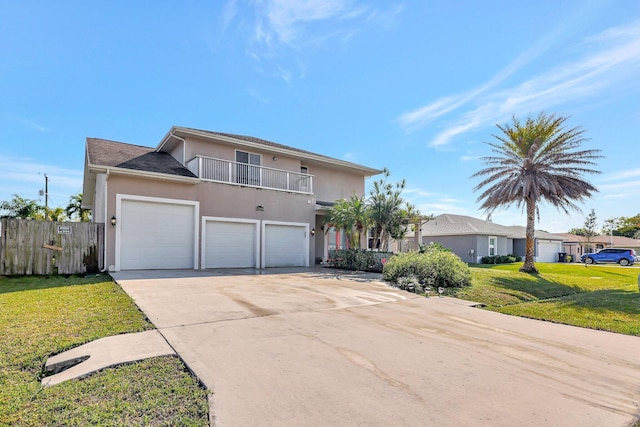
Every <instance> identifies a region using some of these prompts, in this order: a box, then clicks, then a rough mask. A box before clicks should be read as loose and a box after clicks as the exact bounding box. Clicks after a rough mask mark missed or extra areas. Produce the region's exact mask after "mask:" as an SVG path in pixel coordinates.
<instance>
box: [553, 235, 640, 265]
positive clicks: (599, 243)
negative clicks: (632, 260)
mask: <svg viewBox="0 0 640 427" xmlns="http://www.w3.org/2000/svg"><path fill="white" fill-rule="evenodd" d="M558 235H559V236H563V237H564V238H565V241H564V252H566V253H567V254H570V255H571V256H572V257H573V259H574V260H575V261H579V260H580V257H581V256H582V254H585V253H589V252H596V251H599V250H600V249H604V248H629V249H634V250H635V251H636V252H640V240H637V239H630V238H629V237H624V236H611V235H606V234H601V235H599V236H595V237H593V238H592V239H591V244H589V243H587V242H586V240H585V238H584V237H582V236H577V235H575V234H569V233H558ZM589 246H590V247H589Z"/></svg>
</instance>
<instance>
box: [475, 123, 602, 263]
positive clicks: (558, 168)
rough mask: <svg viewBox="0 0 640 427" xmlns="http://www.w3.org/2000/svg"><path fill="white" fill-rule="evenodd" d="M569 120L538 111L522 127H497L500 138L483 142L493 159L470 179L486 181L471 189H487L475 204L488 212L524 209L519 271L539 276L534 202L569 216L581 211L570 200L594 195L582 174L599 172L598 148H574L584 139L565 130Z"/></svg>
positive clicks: (537, 213) (574, 130) (578, 132)
mask: <svg viewBox="0 0 640 427" xmlns="http://www.w3.org/2000/svg"><path fill="white" fill-rule="evenodd" d="M567 119H568V117H564V116H557V115H555V114H551V115H547V114H546V113H544V112H542V113H540V114H539V115H538V116H537V117H535V118H534V117H531V116H529V117H528V118H527V120H526V121H525V122H524V123H522V122H521V121H520V120H519V119H517V118H516V117H515V116H514V117H513V118H512V123H511V124H506V125H504V126H501V125H498V129H500V131H502V135H493V137H494V138H495V139H497V140H498V142H488V143H487V144H488V145H489V146H491V147H492V152H493V153H495V154H496V156H490V157H484V158H483V160H484V162H485V163H486V164H487V165H488V166H487V167H486V168H484V169H482V170H480V171H478V172H476V173H475V174H474V175H473V177H479V176H483V177H486V178H485V179H484V180H483V181H482V182H480V184H478V185H477V186H476V187H475V188H474V191H478V190H480V189H482V188H486V189H485V190H484V191H483V193H482V194H480V196H479V197H478V201H482V205H481V208H482V209H484V210H486V211H487V212H488V213H491V212H493V211H494V210H495V209H497V208H499V207H508V206H511V205H513V204H515V205H516V206H517V207H521V208H523V209H524V210H526V213H527V227H526V251H525V261H524V264H523V266H522V267H521V268H520V271H522V272H525V273H537V272H538V269H537V268H536V267H535V264H534V260H533V258H534V255H535V248H534V233H535V220H536V217H537V218H538V220H539V219H540V211H539V208H538V203H540V202H543V201H546V202H549V203H551V204H552V205H553V206H555V207H556V208H558V209H560V210H562V211H564V212H565V213H569V209H574V210H577V211H579V210H580V209H579V208H578V206H577V205H576V204H575V202H574V201H583V200H584V199H585V198H588V197H591V196H592V194H593V193H594V192H596V191H598V190H597V189H596V187H594V186H593V185H591V184H590V183H589V182H587V181H586V180H584V179H583V175H585V174H595V173H599V171H597V170H595V169H593V168H592V166H594V165H595V162H594V160H595V159H598V158H600V157H601V156H600V155H599V152H600V150H577V148H579V147H580V145H581V144H582V143H583V142H584V141H585V140H586V139H585V138H584V136H583V135H584V132H585V131H584V130H583V129H581V128H579V127H574V128H570V129H567V128H566V127H565V122H566V121H567Z"/></svg>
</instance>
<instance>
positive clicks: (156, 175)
mask: <svg viewBox="0 0 640 427" xmlns="http://www.w3.org/2000/svg"><path fill="white" fill-rule="evenodd" d="M176 161H177V160H176ZM89 172H91V173H107V174H108V173H115V174H118V175H126V176H136V177H143V178H151V179H160V180H164V181H177V182H185V183H188V184H198V183H199V182H200V178H194V177H190V176H182V175H170V174H167V173H160V172H149V171H141V170H136V169H125V168H118V167H111V166H98V165H89Z"/></svg>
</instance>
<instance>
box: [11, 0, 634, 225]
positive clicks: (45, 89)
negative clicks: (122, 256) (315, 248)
mask: <svg viewBox="0 0 640 427" xmlns="http://www.w3.org/2000/svg"><path fill="white" fill-rule="evenodd" d="M638 76H640V2H638V1H637V0H611V1H590V0H568V1H562V2H558V1H551V0H549V1H548V0H540V1H537V2H533V3H532V2H514V1H496V0H492V1H484V2H478V1H455V0H447V1H439V2H438V1H433V2H425V1H405V2H393V1H379V2H364V1H349V0H308V1H302V0H262V1H260V0H253V1H242V0H229V1H227V2H223V1H213V2H212V1H207V2H205V1H190V0H186V1H183V2H169V1H159V0H156V1H136V2H130V1H127V2H125V1H111V2H80V1H65V2H44V1H40V2H36V1H28V0H23V1H20V2H12V1H8V0H5V1H0V93H1V95H0V200H9V199H10V198H11V195H12V194H14V193H17V194H19V195H21V196H23V197H27V198H32V199H38V197H39V196H38V190H40V189H42V188H43V187H44V175H43V174H45V173H46V174H47V175H48V176H49V178H50V182H49V187H50V188H49V192H50V200H51V203H50V204H51V205H53V206H56V205H61V206H65V205H66V204H67V202H68V199H69V196H70V195H72V194H75V193H77V192H80V191H81V190H82V168H83V159H84V145H85V138H86V137H98V138H105V139H111V140H115V141H122V142H128V143H132V144H138V145H145V146H156V145H157V143H158V142H159V141H160V139H161V138H162V137H163V136H164V134H165V133H166V132H167V131H168V130H169V128H170V127H171V126H173V125H177V126H187V127H194V128H199V129H205V130H212V131H220V132H230V133H239V134H244V135H251V136H255V137H259V138H264V139H268V140H271V141H275V142H279V143H282V144H286V145H290V146H295V147H298V148H302V149H307V150H311V151H315V152H318V153H321V154H325V155H329V156H333V157H337V158H341V159H345V160H349V161H354V162H357V163H362V164H365V165H367V166H372V167H377V168H382V167H388V168H389V169H390V170H391V173H392V180H394V181H395V180H400V179H403V178H404V179H406V190H405V193H404V195H405V197H406V198H407V199H408V200H409V201H411V202H412V203H413V204H415V205H416V206H417V207H418V208H419V209H420V210H421V212H423V213H425V214H436V215H437V214H441V213H453V214H461V215H470V216H475V217H483V213H482V212H480V211H478V206H479V204H478V203H477V202H476V198H477V196H478V193H474V192H473V187H474V186H475V185H476V184H477V183H478V182H479V181H478V180H477V179H472V178H471V175H472V174H473V173H474V172H476V171H477V170H479V169H481V168H482V167H483V163H482V162H481V160H480V158H481V157H482V156H486V155H489V154H490V151H489V147H488V146H487V145H486V144H483V141H491V140H492V137H491V134H492V133H496V131H497V128H496V126H495V125H496V124H497V123H501V124H504V123H506V122H508V121H509V120H510V117H511V116H512V115H513V114H515V115H518V116H520V117H523V118H524V117H526V116H527V115H528V114H537V113H538V112H540V111H542V110H544V111H546V112H549V113H559V114H563V115H570V116H571V119H570V120H569V125H571V126H582V127H584V128H585V129H586V136H587V137H588V138H590V139H589V141H587V142H586V143H585V144H584V145H583V148H585V149H589V148H598V149H601V150H602V154H603V155H604V156H605V158H604V159H602V160H601V161H599V163H598V168H599V169H600V170H601V171H602V174H600V175H596V176H592V177H590V178H589V179H590V180H591V181H592V182H593V183H594V184H595V185H596V186H597V187H598V188H599V190H600V192H599V193H598V194H597V195H596V196H595V197H594V198H592V199H590V200H588V201H587V202H586V203H584V204H583V205H581V208H582V209H583V212H582V213H577V212H576V213H572V214H571V215H569V216H568V215H565V214H564V213H561V212H559V211H557V210H556V209H555V208H553V207H550V206H548V205H544V204H543V205H541V206H540V211H541V221H540V223H539V224H538V225H537V228H541V229H544V230H547V231H551V232H565V231H567V230H568V229H569V228H572V227H580V226H582V224H583V223H584V218H585V216H586V215H587V214H588V212H589V211H590V210H591V209H592V208H593V209H595V211H596V214H597V216H598V220H599V223H600V224H602V222H603V221H604V220H605V219H607V218H610V217H618V216H633V215H636V214H638V213H640V160H639V156H638V154H639V153H640V149H639V148H638V147H639V144H640V139H639V138H638V129H637V128H638V125H639V124H640V102H639V100H640V98H639V95H640V78H639V77H638ZM493 220H494V221H495V222H497V223H501V224H504V225H513V224H518V225H524V224H525V216H524V214H523V213H522V212H521V211H520V210H519V209H517V208H512V209H509V210H502V211H497V212H495V213H494V215H493Z"/></svg>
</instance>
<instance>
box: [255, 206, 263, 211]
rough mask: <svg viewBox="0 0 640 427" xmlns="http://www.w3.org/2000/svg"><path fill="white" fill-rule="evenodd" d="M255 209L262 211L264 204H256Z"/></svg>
mask: <svg viewBox="0 0 640 427" xmlns="http://www.w3.org/2000/svg"><path fill="white" fill-rule="evenodd" d="M256 210H257V211H259V212H262V211H264V206H262V205H258V206H256Z"/></svg>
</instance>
